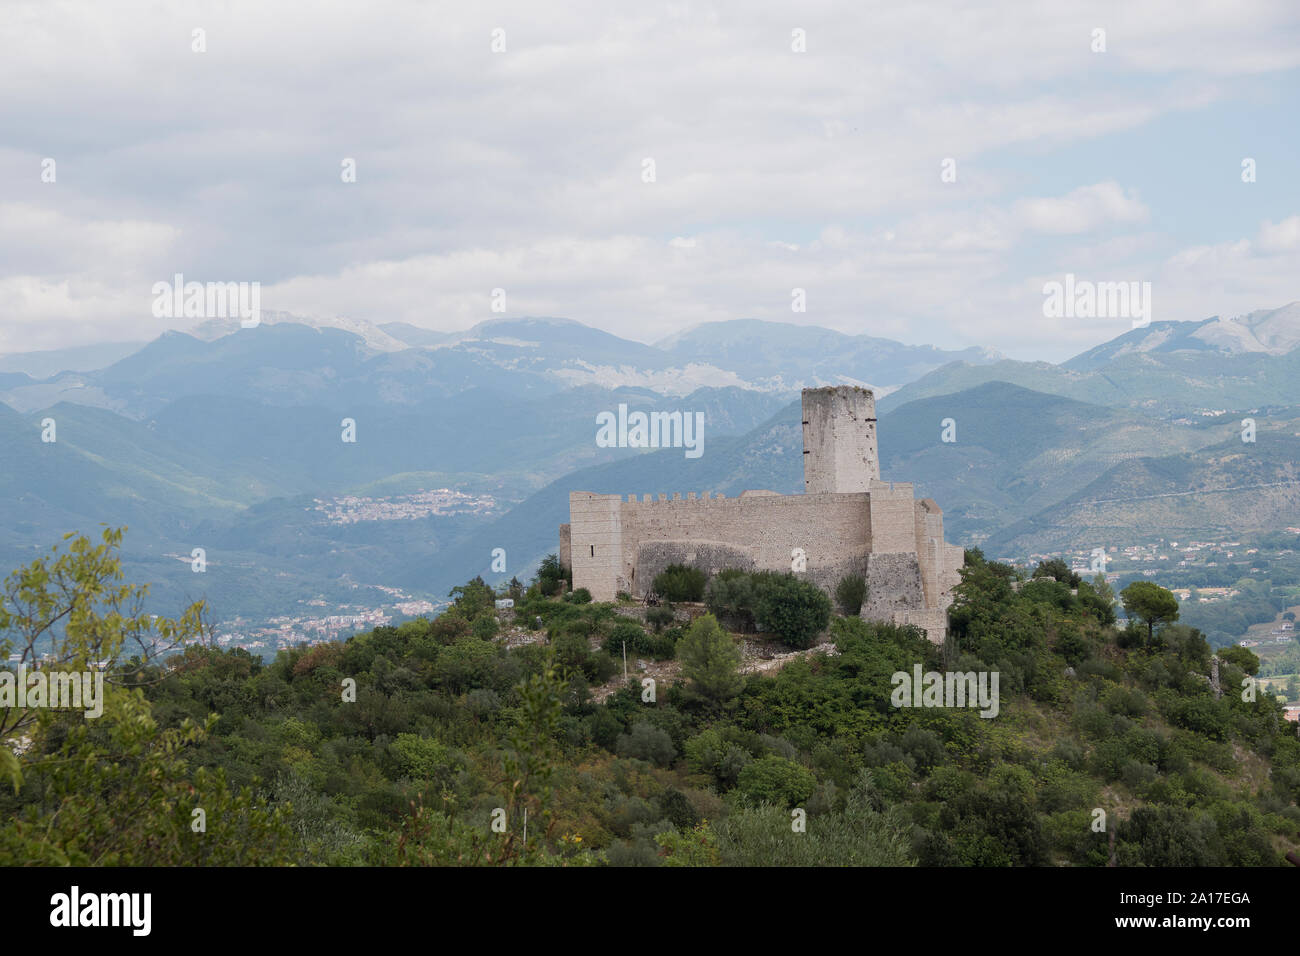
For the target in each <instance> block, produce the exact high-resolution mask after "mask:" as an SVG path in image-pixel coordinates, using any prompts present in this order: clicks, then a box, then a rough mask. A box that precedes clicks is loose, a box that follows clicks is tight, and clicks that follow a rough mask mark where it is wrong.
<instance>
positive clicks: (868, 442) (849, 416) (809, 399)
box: [803, 385, 880, 495]
mask: <svg viewBox="0 0 1300 956" xmlns="http://www.w3.org/2000/svg"><path fill="white" fill-rule="evenodd" d="M879 480H880V458H879V456H878V455H877V452H876V396H875V395H874V394H873V393H872V391H871V389H869V388H859V387H858V386H856V385H835V386H832V387H830V388H805V389H804V390H803V490H804V494H809V495H813V494H824V493H828V492H855V491H870V490H871V482H872V481H879Z"/></svg>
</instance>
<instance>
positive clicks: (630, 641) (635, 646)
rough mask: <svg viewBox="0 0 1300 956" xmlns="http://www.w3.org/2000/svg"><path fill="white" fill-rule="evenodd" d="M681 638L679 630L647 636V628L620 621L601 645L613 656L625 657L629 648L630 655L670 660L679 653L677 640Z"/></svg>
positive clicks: (674, 629)
mask: <svg viewBox="0 0 1300 956" xmlns="http://www.w3.org/2000/svg"><path fill="white" fill-rule="evenodd" d="M680 636H681V630H680V629H679V628H675V627H673V628H669V629H668V630H666V631H664V632H662V633H655V634H647V633H646V631H645V628H643V627H641V626H640V625H639V624H637V623H636V622H635V621H627V620H623V621H619V622H618V623H617V624H615V625H614V629H613V630H612V631H610V633H609V635H608V636H607V637H606V638H605V640H604V641H603V642H602V643H601V647H602V648H603V649H604V650H605V651H607V652H608V653H609V654H611V655H612V656H614V657H616V658H618V657H622V655H623V647H624V645H626V646H627V652H628V653H629V654H644V655H647V656H649V657H653V658H654V659H655V660H659V661H662V660H669V659H671V658H672V657H673V656H674V655H675V654H676V653H677V640H678V638H679V637H680Z"/></svg>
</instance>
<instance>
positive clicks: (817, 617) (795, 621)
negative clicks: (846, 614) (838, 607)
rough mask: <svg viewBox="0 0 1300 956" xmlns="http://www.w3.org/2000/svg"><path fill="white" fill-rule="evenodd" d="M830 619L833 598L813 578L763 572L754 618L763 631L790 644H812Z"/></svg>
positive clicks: (802, 645) (793, 645)
mask: <svg viewBox="0 0 1300 956" xmlns="http://www.w3.org/2000/svg"><path fill="white" fill-rule="evenodd" d="M830 619H831V599H830V598H828V597H827V596H826V592H824V591H823V590H822V589H821V588H819V587H818V586H817V585H815V584H813V583H812V582H811V581H804V580H801V579H799V578H796V577H795V576H794V575H793V574H766V575H761V576H760V577H759V581H758V601H757V603H756V605H755V608H754V620H755V622H756V623H757V624H758V629H759V630H760V631H768V632H770V633H772V634H776V635H778V636H779V637H780V638H781V640H783V641H785V642H786V643H787V644H789V645H790V646H791V647H809V646H810V645H811V644H812V639H813V638H814V637H815V636H816V635H817V634H818V633H820V632H821V631H823V630H825V629H826V625H827V624H829V623H830Z"/></svg>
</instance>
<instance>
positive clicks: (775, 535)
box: [560, 386, 964, 643]
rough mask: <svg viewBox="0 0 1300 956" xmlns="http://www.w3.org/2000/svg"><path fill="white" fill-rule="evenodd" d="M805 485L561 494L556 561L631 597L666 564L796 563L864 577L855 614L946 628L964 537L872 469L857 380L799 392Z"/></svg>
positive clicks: (821, 581)
mask: <svg viewBox="0 0 1300 956" xmlns="http://www.w3.org/2000/svg"><path fill="white" fill-rule="evenodd" d="M803 445H804V450H803V473H804V493H803V494H801V495H782V494H778V493H776V492H774V491H746V492H743V493H742V494H741V495H740V497H738V498H727V497H725V496H723V495H711V494H710V493H709V492H707V491H706V492H704V493H703V494H701V495H699V496H697V495H696V494H695V493H694V492H691V493H689V494H687V496H686V497H685V498H683V497H682V496H681V495H680V494H674V495H673V496H672V498H671V500H670V499H669V498H668V497H667V495H663V494H661V495H659V496H658V500H657V501H656V500H652V498H651V496H650V495H646V496H645V498H644V499H643V500H640V501H638V500H637V496H636V495H629V496H628V497H627V499H626V500H624V498H623V496H622V495H600V494H593V493H591V492H587V491H574V492H571V493H570V494H569V523H568V524H564V525H560V560H561V561H562V562H563V563H564V564H565V566H567V567H569V568H572V570H573V586H574V587H575V588H586V589H587V590H588V591H590V592H591V596H592V599H593V600H596V601H612V600H614V599H615V597H616V595H617V594H618V592H620V591H626V592H628V593H630V594H633V595H637V596H640V595H642V594H644V593H645V592H647V591H649V590H650V587H651V582H652V581H653V580H654V579H655V576H656V575H658V574H659V573H660V572H661V571H663V570H664V568H666V567H667V566H668V565H670V564H687V565H691V566H692V567H696V568H699V569H700V570H702V571H705V572H706V573H708V574H716V573H717V572H718V571H721V570H723V569H724V568H741V569H744V570H750V571H757V570H767V571H794V573H795V575H796V576H797V577H804V578H807V579H808V580H810V581H812V582H813V583H815V584H817V585H818V586H819V587H821V588H822V589H823V590H825V591H827V592H828V593H829V592H832V591H833V590H834V588H835V585H836V583H837V582H838V581H839V580H840V579H841V578H843V577H845V576H846V575H861V576H862V577H864V578H866V581H867V584H868V586H869V591H868V598H867V602H866V604H864V605H863V608H862V612H861V613H862V617H864V618H868V619H872V620H883V621H892V622H894V623H896V624H914V625H917V626H918V627H921V628H923V629H924V630H925V632H926V634H927V635H928V636H929V638H930V640H932V641H934V642H936V643H942V641H943V640H944V637H945V635H946V633H947V621H948V606H949V605H950V604H951V603H952V588H953V586H954V585H955V584H957V583H958V581H959V580H960V578H959V576H958V569H959V568H960V567H961V566H962V561H963V559H964V551H963V549H962V548H960V547H958V546H956V545H951V544H947V543H945V542H944V540H943V512H942V511H941V510H940V508H939V506H938V505H937V504H935V503H934V502H933V501H932V500H930V499H929V498H925V499H922V500H920V501H918V500H916V495H915V493H914V491H913V488H912V484H911V483H910V482H887V481H881V480H880V459H879V457H878V454H877V449H876V400H875V396H874V395H873V394H872V392H871V391H870V390H869V389H865V388H858V387H856V386H835V387H832V388H815V389H804V391H803Z"/></svg>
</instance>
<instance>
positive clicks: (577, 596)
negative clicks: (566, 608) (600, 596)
mask: <svg viewBox="0 0 1300 956" xmlns="http://www.w3.org/2000/svg"><path fill="white" fill-rule="evenodd" d="M564 600H566V601H568V602H569V603H570V604H590V603H591V592H590V591H588V590H587V589H586V588H578V589H577V590H576V591H570V592H569V593H568V594H566V595H564Z"/></svg>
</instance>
